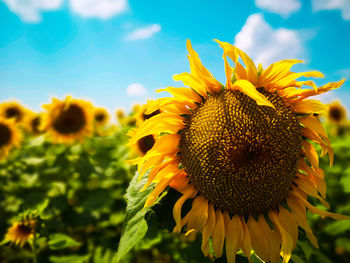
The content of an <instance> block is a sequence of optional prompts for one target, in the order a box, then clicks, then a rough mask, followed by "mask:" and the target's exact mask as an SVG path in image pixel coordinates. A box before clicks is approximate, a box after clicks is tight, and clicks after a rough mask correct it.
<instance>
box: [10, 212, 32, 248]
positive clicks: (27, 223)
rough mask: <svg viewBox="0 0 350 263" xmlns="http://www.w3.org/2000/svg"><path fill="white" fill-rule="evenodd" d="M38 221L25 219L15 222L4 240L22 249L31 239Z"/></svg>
mask: <svg viewBox="0 0 350 263" xmlns="http://www.w3.org/2000/svg"><path fill="white" fill-rule="evenodd" d="M37 224H38V221H37V220H35V219H25V220H22V221H20V222H15V223H14V224H13V225H12V226H11V227H10V228H9V229H8V230H7V233H6V235H5V240H6V241H10V242H11V243H13V244H15V245H19V246H21V247H23V245H24V244H25V243H26V242H27V241H29V240H31V239H33V237H34V234H35V229H36V227H37Z"/></svg>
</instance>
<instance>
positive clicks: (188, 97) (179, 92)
mask: <svg viewBox="0 0 350 263" xmlns="http://www.w3.org/2000/svg"><path fill="white" fill-rule="evenodd" d="M160 91H166V92H169V93H170V94H171V95H173V96H174V97H176V98H178V99H180V100H183V101H191V102H201V101H202V99H201V97H200V96H199V95H198V94H197V93H196V92H195V91H194V90H192V89H189V88H176V87H167V88H165V89H159V90H157V92H160Z"/></svg>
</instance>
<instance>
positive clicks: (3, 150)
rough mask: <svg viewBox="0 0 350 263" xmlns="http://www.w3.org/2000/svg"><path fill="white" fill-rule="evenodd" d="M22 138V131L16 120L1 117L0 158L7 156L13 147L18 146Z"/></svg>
mask: <svg viewBox="0 0 350 263" xmlns="http://www.w3.org/2000/svg"><path fill="white" fill-rule="evenodd" d="M21 140H22V135H21V131H20V130H19V129H18V127H17V126H16V124H15V123H14V121H13V120H8V119H4V118H2V117H0V160H1V159H4V158H6V157H7V155H8V154H9V152H10V150H11V149H12V148H13V147H18V146H19V145H20V142H21Z"/></svg>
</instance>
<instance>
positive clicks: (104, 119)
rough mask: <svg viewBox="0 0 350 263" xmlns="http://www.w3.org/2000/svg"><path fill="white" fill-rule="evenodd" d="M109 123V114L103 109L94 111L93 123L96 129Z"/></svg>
mask: <svg viewBox="0 0 350 263" xmlns="http://www.w3.org/2000/svg"><path fill="white" fill-rule="evenodd" d="M108 121H109V114H108V111H107V110H106V109H105V108H95V109H94V122H95V125H96V126H97V127H103V126H105V125H106V124H107V123H108Z"/></svg>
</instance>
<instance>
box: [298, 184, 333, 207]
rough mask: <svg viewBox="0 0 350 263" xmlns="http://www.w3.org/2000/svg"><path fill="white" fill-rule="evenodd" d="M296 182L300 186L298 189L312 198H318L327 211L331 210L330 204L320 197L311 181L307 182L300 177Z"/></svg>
mask: <svg viewBox="0 0 350 263" xmlns="http://www.w3.org/2000/svg"><path fill="white" fill-rule="evenodd" d="M294 182H295V183H296V184H297V185H298V187H299V188H300V189H301V190H302V191H304V192H305V193H307V194H308V195H311V196H313V197H315V198H317V199H318V200H320V202H321V203H322V204H323V205H324V206H325V207H326V208H327V209H329V208H330V206H329V204H328V203H327V202H326V201H325V200H324V199H323V198H322V197H321V196H319V195H318V192H317V189H316V188H315V186H314V184H313V183H311V182H310V181H309V180H307V179H305V178H303V177H299V178H297V179H295V180H294Z"/></svg>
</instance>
